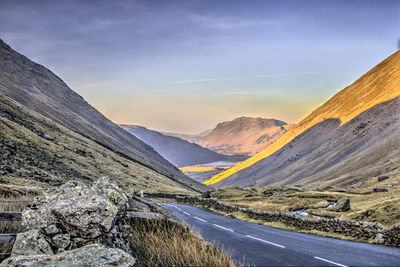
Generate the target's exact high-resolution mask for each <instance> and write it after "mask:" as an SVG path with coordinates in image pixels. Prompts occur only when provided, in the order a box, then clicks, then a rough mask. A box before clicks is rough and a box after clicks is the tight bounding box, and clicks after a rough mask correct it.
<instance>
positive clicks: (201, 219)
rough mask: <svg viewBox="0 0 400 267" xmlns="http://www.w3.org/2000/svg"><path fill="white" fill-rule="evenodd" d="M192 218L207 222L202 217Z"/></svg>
mask: <svg viewBox="0 0 400 267" xmlns="http://www.w3.org/2000/svg"><path fill="white" fill-rule="evenodd" d="M194 218H195V219H197V220H199V221H202V222H207V221H206V220H203V219H202V218H199V217H196V216H194Z"/></svg>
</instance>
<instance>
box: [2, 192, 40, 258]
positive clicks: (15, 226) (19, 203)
mask: <svg viewBox="0 0 400 267" xmlns="http://www.w3.org/2000/svg"><path fill="white" fill-rule="evenodd" d="M34 197H35V194H34V193H29V194H26V195H23V194H17V193H15V192H14V191H12V190H10V189H9V188H8V187H6V186H2V187H1V188H0V211H22V210H23V209H24V208H26V207H27V206H28V204H29V203H30V202H31V201H32V200H33V198H34ZM23 231H25V228H24V227H23V226H22V224H21V222H19V221H16V222H0V233H1V234H16V233H21V232H23ZM12 247H13V244H0V253H11V250H12ZM3 256H4V255H3ZM3 256H1V255H0V258H1V257H3Z"/></svg>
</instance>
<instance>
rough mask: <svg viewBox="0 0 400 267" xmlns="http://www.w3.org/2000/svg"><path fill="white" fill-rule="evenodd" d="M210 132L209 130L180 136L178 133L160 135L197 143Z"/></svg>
mask: <svg viewBox="0 0 400 267" xmlns="http://www.w3.org/2000/svg"><path fill="white" fill-rule="evenodd" d="M210 132H211V130H205V131H202V132H201V133H198V134H180V133H167V132H163V133H162V134H164V135H169V136H174V137H178V138H180V139H183V140H186V141H188V142H190V143H197V142H198V141H200V139H201V138H202V137H204V136H206V135H207V134H209V133H210Z"/></svg>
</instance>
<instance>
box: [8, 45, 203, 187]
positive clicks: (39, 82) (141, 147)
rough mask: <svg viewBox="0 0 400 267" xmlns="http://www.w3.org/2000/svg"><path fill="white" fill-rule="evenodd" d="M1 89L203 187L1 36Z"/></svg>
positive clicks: (158, 168) (110, 145) (100, 140)
mask: <svg viewBox="0 0 400 267" xmlns="http://www.w3.org/2000/svg"><path fill="white" fill-rule="evenodd" d="M0 93H1V94H3V95H5V96H8V97H10V98H12V99H14V100H15V101H17V102H18V103H20V104H22V105H23V106H25V107H27V108H28V109H31V110H33V111H36V112H37V113H39V114H41V115H43V116H45V117H47V118H49V119H51V120H52V121H54V122H56V123H58V124H60V125H62V126H65V127H67V128H68V129H71V130H73V131H75V132H77V133H79V134H81V135H83V136H85V137H87V138H89V139H92V140H94V141H96V142H98V143H99V144H102V145H103V146H105V147H108V148H109V149H111V150H113V151H115V152H116V153H120V154H123V155H125V156H126V157H128V158H130V160H132V161H135V162H136V163H140V164H142V165H143V166H145V167H147V168H150V169H153V170H155V171H157V172H159V173H161V174H163V175H165V176H167V177H169V178H170V179H173V180H175V181H177V182H179V183H181V184H182V185H184V186H187V187H188V188H192V189H195V190H200V191H201V190H204V186H202V185H200V184H199V183H197V182H194V181H193V180H191V179H190V178H188V177H186V176H185V175H184V174H183V173H181V172H180V171H179V170H178V169H177V168H176V167H175V166H173V165H172V164H171V163H169V162H168V161H167V160H166V159H164V158H163V157H161V156H160V155H159V154H158V153H157V152H155V151H154V149H152V148H151V147H150V146H148V145H146V144H145V143H143V142H142V141H140V140H139V139H137V138H136V137H134V136H133V135H131V134H129V133H128V132H126V131H124V130H123V129H122V128H121V127H119V126H118V125H116V124H114V123H113V122H111V121H110V120H109V119H107V118H106V117H105V116H103V115H102V114H101V113H100V112H98V111H97V110H96V109H95V108H94V107H92V106H91V105H89V103H87V102H86V101H85V100H84V99H83V98H82V97H81V96H80V95H78V94H77V93H75V92H74V91H73V90H72V89H70V88H69V87H68V85H67V84H65V83H64V82H63V81H62V80H61V79H60V78H59V77H58V76H56V75H55V74H54V73H52V72H51V71H50V70H48V69H47V68H45V67H44V66H42V65H39V64H37V63H35V62H33V61H31V60H29V59H28V58H27V57H25V56H23V55H21V54H19V53H17V52H16V51H14V50H13V49H11V48H10V46H8V45H7V44H5V43H4V42H3V41H1V40H0Z"/></svg>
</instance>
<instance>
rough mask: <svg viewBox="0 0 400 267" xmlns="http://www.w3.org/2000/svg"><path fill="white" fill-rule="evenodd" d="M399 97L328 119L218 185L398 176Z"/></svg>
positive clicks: (338, 182) (346, 182) (338, 183)
mask: <svg viewBox="0 0 400 267" xmlns="http://www.w3.org/2000/svg"><path fill="white" fill-rule="evenodd" d="M399 170H400V97H396V98H395V99H393V100H390V101H388V102H385V103H381V104H378V105H376V106H374V107H372V108H370V109H368V110H367V111H365V112H363V113H361V114H360V115H359V116H357V117H356V118H354V119H352V120H350V121H349V122H347V123H345V124H343V125H342V126H340V120H338V119H326V120H324V121H322V122H320V123H318V124H316V125H314V126H313V127H311V128H310V129H308V130H306V131H305V132H303V133H302V134H300V135H299V136H297V137H296V138H295V139H293V140H292V141H291V142H289V143H288V144H287V145H285V146H284V147H283V148H281V149H280V150H278V151H277V152H276V153H274V154H272V155H271V156H269V157H267V158H264V159H262V160H260V161H258V162H257V163H255V164H253V165H252V166H251V167H249V168H246V169H244V170H242V171H240V172H238V173H236V174H233V175H231V176H230V177H229V178H227V179H225V180H223V181H221V182H220V183H218V184H217V185H218V186H225V185H244V186H264V185H271V184H274V185H291V186H293V185H302V186H306V187H309V188H317V187H325V186H335V187H339V188H351V187H352V186H356V185H357V187H360V186H362V185H366V183H367V182H368V181H377V179H376V178H377V177H378V176H381V175H384V176H389V177H391V178H393V177H398V178H400V173H399Z"/></svg>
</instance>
